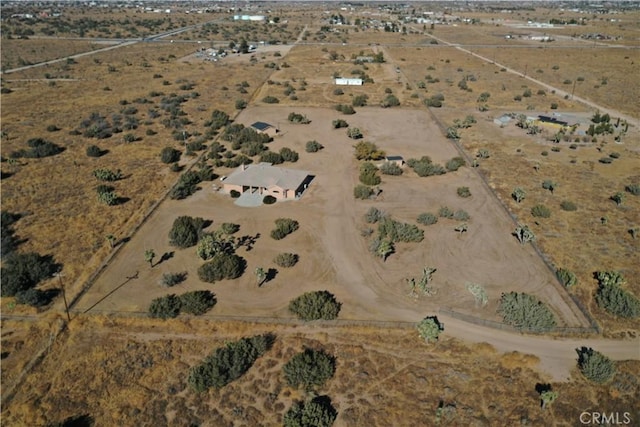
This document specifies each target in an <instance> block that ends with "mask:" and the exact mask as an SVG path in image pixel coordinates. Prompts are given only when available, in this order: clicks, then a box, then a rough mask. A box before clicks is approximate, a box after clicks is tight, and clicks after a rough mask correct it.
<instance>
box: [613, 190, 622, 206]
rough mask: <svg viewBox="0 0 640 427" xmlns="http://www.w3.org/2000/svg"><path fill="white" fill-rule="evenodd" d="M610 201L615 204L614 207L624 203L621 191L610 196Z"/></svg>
mask: <svg viewBox="0 0 640 427" xmlns="http://www.w3.org/2000/svg"><path fill="white" fill-rule="evenodd" d="M611 200H613V201H614V202H616V206H620V205H621V204H622V202H624V193H623V192H621V191H619V192H617V193H616V194H614V195H613V196H611Z"/></svg>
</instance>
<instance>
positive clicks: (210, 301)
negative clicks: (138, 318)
mask: <svg viewBox="0 0 640 427" xmlns="http://www.w3.org/2000/svg"><path fill="white" fill-rule="evenodd" d="M214 305H216V296H215V295H214V294H213V292H211V291H192V292H187V293H185V294H182V295H180V296H176V295H175V294H171V295H165V296H163V297H160V298H155V299H154V300H153V301H151V305H149V316H151V317H155V318H159V319H170V318H174V317H178V315H179V314H180V313H181V312H182V313H188V314H193V315H195V316H199V315H201V314H204V313H206V312H207V311H209V310H210V309H211V308H213V306H214Z"/></svg>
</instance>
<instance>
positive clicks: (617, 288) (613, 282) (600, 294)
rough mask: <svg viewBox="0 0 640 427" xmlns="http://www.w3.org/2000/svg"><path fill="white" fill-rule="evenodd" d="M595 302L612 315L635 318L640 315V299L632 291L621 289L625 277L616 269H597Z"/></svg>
mask: <svg viewBox="0 0 640 427" xmlns="http://www.w3.org/2000/svg"><path fill="white" fill-rule="evenodd" d="M595 276H596V278H597V279H598V284H599V286H598V290H597V292H596V303H597V304H598V306H599V307H600V308H602V309H604V310H606V311H608V312H609V313H611V314H613V315H614V316H620V317H626V318H636V317H639V316H640V300H639V299H638V298H637V297H636V296H635V295H633V294H632V293H630V292H628V291H626V290H624V289H622V285H624V283H625V279H624V277H623V276H622V274H620V273H619V272H617V271H598V272H596V274H595Z"/></svg>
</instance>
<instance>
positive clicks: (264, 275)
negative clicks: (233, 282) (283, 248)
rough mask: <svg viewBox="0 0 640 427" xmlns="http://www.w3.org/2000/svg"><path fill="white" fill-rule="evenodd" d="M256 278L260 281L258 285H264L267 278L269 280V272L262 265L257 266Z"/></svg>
mask: <svg viewBox="0 0 640 427" xmlns="http://www.w3.org/2000/svg"><path fill="white" fill-rule="evenodd" d="M256 280H257V281H258V287H260V286H262V284H263V283H264V281H265V280H267V272H266V271H265V269H264V268H262V267H257V268H256Z"/></svg>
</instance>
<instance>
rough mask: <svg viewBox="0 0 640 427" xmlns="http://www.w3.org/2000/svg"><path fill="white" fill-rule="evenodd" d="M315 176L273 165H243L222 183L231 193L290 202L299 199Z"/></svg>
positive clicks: (227, 191)
mask: <svg viewBox="0 0 640 427" xmlns="http://www.w3.org/2000/svg"><path fill="white" fill-rule="evenodd" d="M312 179H313V176H312V175H310V174H309V172H307V171H303V170H296V169H285V168H279V167H275V166H272V165H271V163H258V164H251V165H241V166H239V167H238V169H236V170H235V171H233V173H232V174H231V175H229V176H228V177H227V178H225V180H224V181H223V182H222V187H223V190H224V191H225V192H226V193H230V192H231V191H232V190H235V191H237V192H239V193H244V192H247V191H249V192H251V193H258V194H260V195H262V196H273V197H275V198H276V199H278V200H290V199H295V198H297V197H299V196H300V195H301V194H302V193H303V192H304V191H305V190H306V189H307V186H308V185H309V183H310V182H311V180H312Z"/></svg>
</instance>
